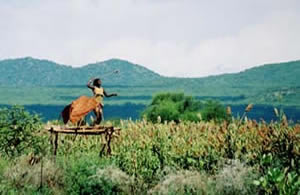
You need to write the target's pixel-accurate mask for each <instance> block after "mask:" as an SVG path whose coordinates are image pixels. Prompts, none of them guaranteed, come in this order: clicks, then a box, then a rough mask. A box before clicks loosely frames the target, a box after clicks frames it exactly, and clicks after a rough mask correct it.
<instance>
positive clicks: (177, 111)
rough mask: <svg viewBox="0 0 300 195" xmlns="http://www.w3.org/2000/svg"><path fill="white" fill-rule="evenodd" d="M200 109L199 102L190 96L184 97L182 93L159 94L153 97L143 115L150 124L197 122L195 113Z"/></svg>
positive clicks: (197, 118)
mask: <svg viewBox="0 0 300 195" xmlns="http://www.w3.org/2000/svg"><path fill="white" fill-rule="evenodd" d="M200 108H201V103H200V102H199V101H197V100H194V99H193V98H192V97H190V96H184V94H183V93H161V94H158V95H156V96H154V97H153V100H152V103H151V104H150V106H149V107H148V108H146V110H145V111H144V112H143V115H144V116H145V117H146V118H147V119H148V120H150V121H152V122H160V121H162V122H164V121H175V122H179V120H187V121H199V117H198V116H197V111H199V109H200ZM159 118H160V119H159ZM158 120H160V121H158Z"/></svg>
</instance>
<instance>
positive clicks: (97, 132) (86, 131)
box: [48, 127, 121, 135]
mask: <svg viewBox="0 0 300 195" xmlns="http://www.w3.org/2000/svg"><path fill="white" fill-rule="evenodd" d="M109 130H112V131H119V130H121V129H120V128H114V127H106V128H105V129H102V130H99V129H81V130H70V129H54V128H51V129H49V130H48V131H50V132H51V133H63V134H78V135H101V134H104V133H107V131H109Z"/></svg>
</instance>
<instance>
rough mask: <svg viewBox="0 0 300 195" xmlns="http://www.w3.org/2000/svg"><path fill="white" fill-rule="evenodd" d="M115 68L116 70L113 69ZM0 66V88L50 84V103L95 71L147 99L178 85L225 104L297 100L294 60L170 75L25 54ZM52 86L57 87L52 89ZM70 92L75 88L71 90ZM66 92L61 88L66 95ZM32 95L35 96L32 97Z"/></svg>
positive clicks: (124, 64) (110, 84) (299, 66)
mask: <svg viewBox="0 0 300 195" xmlns="http://www.w3.org/2000/svg"><path fill="white" fill-rule="evenodd" d="M115 70H118V71H119V73H118V74H114V73H113V72H114V71H115ZM0 72H1V77H0V86H2V91H3V88H5V87H10V86H14V87H17V88H22V89H24V88H28V89H27V90H26V91H29V92H30V94H28V95H29V96H30V95H31V94H34V93H33V92H35V93H41V92H40V91H41V90H40V89H37V88H39V87H51V93H52V94H51V95H52V96H53V98H52V99H50V98H49V99H48V100H47V101H48V103H49V102H50V104H53V101H52V100H53V99H55V100H57V99H58V97H57V96H59V97H60V96H61V94H62V91H64V92H66V91H67V89H69V88H84V89H85V84H86V83H87V81H88V79H89V78H91V77H100V78H101V79H102V80H103V83H104V86H105V87H106V88H113V90H117V91H118V92H120V93H121V94H122V95H124V96H126V97H127V96H130V97H132V96H135V98H133V99H135V100H145V99H151V96H152V95H153V94H154V93H157V92H160V91H182V92H185V93H187V94H190V95H193V96H197V97H199V99H218V100H221V101H223V102H226V103H231V104H241V103H244V104H245V103H249V102H255V103H260V104H283V105H292V106H294V105H296V106H299V104H300V102H299V98H300V95H299V94H300V80H299V79H298V76H299V75H300V61H293V62H286V63H277V64H267V65H262V66H257V67H254V68H251V69H248V70H245V71H243V72H240V73H234V74H223V75H217V76H208V77H203V78H175V77H164V76H161V75H159V74H157V73H155V72H153V71H151V70H149V69H147V68H145V67H143V66H141V65H136V64H132V63H130V62H128V61H125V60H119V59H111V60H107V61H104V62H98V63H94V64H88V65H85V66H82V67H79V68H74V67H71V66H67V65H61V64H57V63H55V62H51V61H48V60H40V59H34V58H31V57H27V58H19V59H9V60H2V61H0ZM54 88H60V89H61V90H60V91H55V90H54ZM62 88H63V89H65V90H63V89H62ZM23 91H24V90H23ZM37 91H39V92H37ZM75 91H76V90H75ZM5 93H6V95H8V94H10V93H11V92H10V91H9V90H6V91H5ZM25 93H26V92H25ZM72 93H73V94H74V93H75V92H74V90H73V91H72ZM72 93H69V92H66V94H69V96H70V95H72ZM80 93H82V91H80V92H79V91H76V94H80ZM22 94H23V95H24V93H21V96H22ZM16 96H17V95H16V93H15V89H14V93H13V94H11V95H10V100H11V102H13V101H14V100H16ZM45 96H49V95H48V94H45ZM124 96H123V100H124V101H123V102H126V100H128V98H127V99H126V97H124ZM63 98H65V97H63ZM72 98H74V97H72V96H70V98H69V99H68V100H71V99H72ZM22 99H24V97H22ZM25 99H26V97H25ZM32 99H35V100H36V101H37V102H38V98H32ZM129 99H130V98H129ZM65 100H66V99H65ZM51 102H52V103H51ZM132 102H133V101H132ZM0 103H2V104H6V103H7V102H5V101H1V98H0ZM32 103H33V102H31V104H32ZM56 103H57V101H56ZM61 103H64V102H60V104H61ZM54 104H55V103H54Z"/></svg>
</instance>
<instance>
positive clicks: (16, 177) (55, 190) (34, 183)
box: [0, 155, 63, 194]
mask: <svg viewBox="0 0 300 195" xmlns="http://www.w3.org/2000/svg"><path fill="white" fill-rule="evenodd" d="M33 158H34V157H33V156H31V155H28V156H21V157H17V158H16V159H15V160H14V161H13V162H11V163H10V164H9V165H7V166H6V167H5V168H4V171H3V176H2V177H3V178H2V179H3V180H2V182H1V183H0V194H1V193H3V194H10V193H12V194H14V193H16V194H32V193H34V192H37V191H41V190H42V192H43V194H45V193H49V194H50V193H52V194H61V193H62V191H63V172H62V171H61V170H60V169H59V168H58V167H57V166H56V164H55V163H53V162H52V161H51V160H49V159H43V160H41V159H35V160H36V161H35V162H33ZM41 163H43V166H42V167H41ZM41 168H42V172H41ZM41 187H42V188H41Z"/></svg>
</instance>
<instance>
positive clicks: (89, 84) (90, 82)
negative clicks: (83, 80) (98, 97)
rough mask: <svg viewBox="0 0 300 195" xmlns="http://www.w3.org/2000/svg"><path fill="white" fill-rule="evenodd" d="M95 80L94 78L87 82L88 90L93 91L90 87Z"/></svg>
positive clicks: (92, 87)
mask: <svg viewBox="0 0 300 195" xmlns="http://www.w3.org/2000/svg"><path fill="white" fill-rule="evenodd" d="M94 80H95V79H94V78H91V79H90V80H89V82H88V83H87V85H86V86H87V87H88V88H90V89H94V88H95V87H94V86H93V85H92V83H93V81H94Z"/></svg>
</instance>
